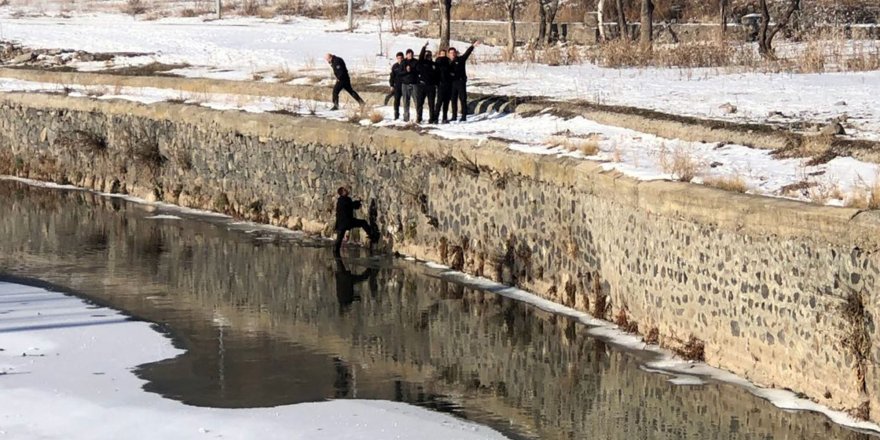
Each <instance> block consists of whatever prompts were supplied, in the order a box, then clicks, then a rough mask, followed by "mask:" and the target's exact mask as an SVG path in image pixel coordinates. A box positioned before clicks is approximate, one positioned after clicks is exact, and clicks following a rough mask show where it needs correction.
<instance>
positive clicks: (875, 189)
mask: <svg viewBox="0 0 880 440" xmlns="http://www.w3.org/2000/svg"><path fill="white" fill-rule="evenodd" d="M844 205H845V206H847V207H849V208H856V209H871V210H874V209H880V176H876V177H875V178H874V183H873V184H871V185H869V184H867V183H866V182H865V181H863V180H860V182H859V184H858V185H856V186H855V187H854V188H853V190H852V192H851V193H850V194H849V196H847V198H846V201H845V202H844Z"/></svg>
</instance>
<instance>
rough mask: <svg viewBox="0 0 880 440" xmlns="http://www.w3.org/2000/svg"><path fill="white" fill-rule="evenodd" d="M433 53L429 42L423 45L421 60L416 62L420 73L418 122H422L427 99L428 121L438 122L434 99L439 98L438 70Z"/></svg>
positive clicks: (417, 107)
mask: <svg viewBox="0 0 880 440" xmlns="http://www.w3.org/2000/svg"><path fill="white" fill-rule="evenodd" d="M433 58H434V57H433V54H432V53H431V51H430V50H428V43H425V45H424V46H422V51H421V52H419V61H418V62H417V63H416V71H417V73H418V75H419V85H418V90H417V91H418V94H417V95H416V124H421V123H422V114H423V113H424V108H425V99H426V98H427V100H428V123H429V124H436V123H437V109H436V108H435V105H434V100H435V99H436V98H437V72H436V70H435V69H434V59H433Z"/></svg>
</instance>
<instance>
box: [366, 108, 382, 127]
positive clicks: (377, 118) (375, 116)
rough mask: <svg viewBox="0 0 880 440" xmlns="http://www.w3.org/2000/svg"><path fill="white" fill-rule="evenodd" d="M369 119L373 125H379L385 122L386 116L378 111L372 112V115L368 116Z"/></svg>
mask: <svg viewBox="0 0 880 440" xmlns="http://www.w3.org/2000/svg"><path fill="white" fill-rule="evenodd" d="M367 119H369V120H370V122H371V123H373V124H378V123H380V122H382V121H384V120H385V115H384V114H383V113H382V112H381V111H379V110H376V109H373V110H370V113H369V114H368V115H367Z"/></svg>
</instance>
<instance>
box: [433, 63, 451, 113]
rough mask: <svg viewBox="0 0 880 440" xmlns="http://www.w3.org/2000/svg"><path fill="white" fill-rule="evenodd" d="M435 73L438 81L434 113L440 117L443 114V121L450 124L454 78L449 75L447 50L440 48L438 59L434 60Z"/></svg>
mask: <svg viewBox="0 0 880 440" xmlns="http://www.w3.org/2000/svg"><path fill="white" fill-rule="evenodd" d="M434 74H435V75H436V81H437V108H435V109H434V114H435V115H437V116H436V117H437V118H439V117H440V115H441V114H442V115H443V119H442V121H441V122H442V123H443V124H448V123H449V118H448V117H447V115H448V114H449V100H450V99H451V98H452V78H451V77H450V76H449V57H447V56H446V51H445V50H443V49H440V50H439V51H438V52H437V59H435V60H434Z"/></svg>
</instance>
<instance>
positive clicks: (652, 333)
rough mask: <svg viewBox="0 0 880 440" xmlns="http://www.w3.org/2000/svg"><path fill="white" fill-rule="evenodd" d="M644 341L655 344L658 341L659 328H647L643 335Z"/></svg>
mask: <svg viewBox="0 0 880 440" xmlns="http://www.w3.org/2000/svg"><path fill="white" fill-rule="evenodd" d="M645 343H646V344H650V345H657V344H659V343H660V329H658V328H657V327H651V329H650V330H648V334H647V335H645Z"/></svg>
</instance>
